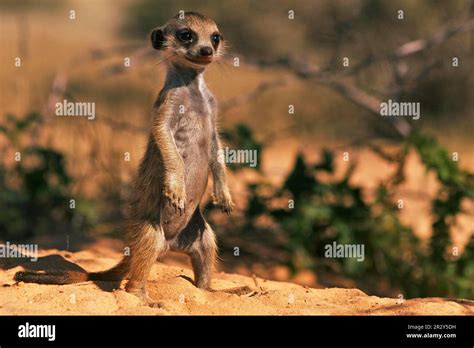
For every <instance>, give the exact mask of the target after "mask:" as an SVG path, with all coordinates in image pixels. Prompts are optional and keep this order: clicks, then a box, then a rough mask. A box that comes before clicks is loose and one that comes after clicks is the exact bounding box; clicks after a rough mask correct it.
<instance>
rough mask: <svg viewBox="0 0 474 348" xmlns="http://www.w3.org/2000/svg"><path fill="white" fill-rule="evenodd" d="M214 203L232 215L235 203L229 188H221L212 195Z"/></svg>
mask: <svg viewBox="0 0 474 348" xmlns="http://www.w3.org/2000/svg"><path fill="white" fill-rule="evenodd" d="M212 203H213V204H214V205H216V206H218V207H219V208H220V209H221V210H222V212H224V213H226V214H227V215H230V213H232V210H234V207H235V204H234V202H233V201H232V196H231V195H230V192H229V190H219V191H217V192H214V194H213V195H212Z"/></svg>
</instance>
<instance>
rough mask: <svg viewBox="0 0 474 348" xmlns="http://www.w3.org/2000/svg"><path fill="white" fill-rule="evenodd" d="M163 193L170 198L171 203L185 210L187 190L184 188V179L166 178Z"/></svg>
mask: <svg viewBox="0 0 474 348" xmlns="http://www.w3.org/2000/svg"><path fill="white" fill-rule="evenodd" d="M163 194H164V195H165V197H166V198H167V199H168V201H169V202H170V204H171V205H172V206H173V207H175V208H176V209H179V210H180V211H183V210H184V202H185V201H186V191H185V188H184V180H183V179H181V180H180V179H176V178H170V179H168V180H165V182H164V188H163Z"/></svg>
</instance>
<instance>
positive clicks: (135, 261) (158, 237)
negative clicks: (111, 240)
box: [125, 221, 167, 307]
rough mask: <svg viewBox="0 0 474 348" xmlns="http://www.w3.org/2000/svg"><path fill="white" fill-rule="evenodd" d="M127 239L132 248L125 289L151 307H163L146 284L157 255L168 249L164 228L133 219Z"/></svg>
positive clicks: (128, 229) (128, 227) (129, 225)
mask: <svg viewBox="0 0 474 348" xmlns="http://www.w3.org/2000/svg"><path fill="white" fill-rule="evenodd" d="M127 239H128V245H127V246H128V247H129V248H130V262H129V264H130V271H129V281H128V283H127V285H126V287H125V290H126V291H127V292H129V293H131V294H133V295H135V296H137V297H139V298H140V300H142V302H143V303H145V304H147V305H150V306H151V307H161V304H160V303H158V302H156V301H154V300H152V299H151V298H150V296H149V295H148V291H147V288H146V285H147V278H148V275H149V273H150V270H151V268H152V266H153V264H154V263H155V261H156V259H157V257H159V256H160V255H161V254H163V253H165V252H166V250H167V247H166V240H165V237H164V234H163V230H162V228H161V226H159V225H152V224H150V223H148V222H145V221H133V222H129V224H128V226H127Z"/></svg>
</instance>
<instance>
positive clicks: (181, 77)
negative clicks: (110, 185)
mask: <svg viewBox="0 0 474 348" xmlns="http://www.w3.org/2000/svg"><path fill="white" fill-rule="evenodd" d="M151 39H152V45H153V47H155V48H156V49H159V50H160V51H161V52H162V54H163V55H164V57H165V59H166V65H167V75H166V81H165V85H164V87H163V89H162V90H161V91H160V93H159V96H158V98H157V100H156V102H155V105H154V107H153V126H152V131H151V134H150V137H149V140H148V146H147V149H146V152H145V155H144V157H143V159H142V161H141V163H140V166H139V170H138V175H137V178H136V181H135V184H134V190H133V197H132V199H131V212H130V219H129V220H128V221H127V222H126V224H125V232H126V234H125V242H126V246H128V247H129V248H130V255H129V256H125V257H124V258H123V259H122V261H121V262H120V263H119V264H118V265H117V266H115V267H114V268H112V269H110V270H108V271H104V272H99V273H89V274H82V273H75V272H65V273H62V274H52V273H49V274H48V273H46V274H45V273H42V274H38V273H32V272H20V273H17V275H16V279H17V280H23V281H26V282H28V281H30V282H38V283H48V284H51V283H53V284H66V283H72V282H79V281H85V280H109V279H110V280H117V279H123V278H127V279H129V281H128V283H127V285H126V290H127V291H129V292H132V293H134V294H136V295H138V296H140V297H141V298H144V299H146V300H147V301H149V300H150V299H149V297H148V295H147V292H146V281H147V277H148V274H149V272H150V269H151V267H152V265H153V264H154V262H155V260H156V259H157V258H159V257H160V256H162V255H163V254H164V253H166V252H167V251H168V250H175V251H180V252H184V253H186V254H187V255H189V256H190V258H191V262H192V266H193V271H194V277H195V284H196V286H197V287H199V288H203V289H210V286H211V276H212V269H213V266H214V263H215V260H216V242H215V235H214V232H213V231H212V229H211V227H210V226H209V224H208V223H207V222H206V221H205V220H204V218H203V217H202V214H201V210H200V207H199V203H200V202H201V199H202V196H203V194H204V192H205V190H206V187H207V181H208V175H209V171H210V172H211V173H212V177H213V183H214V190H213V192H214V193H213V201H214V203H215V204H217V205H218V206H220V207H221V209H222V210H223V211H224V212H227V213H228V214H230V212H231V211H232V209H233V206H234V204H233V202H232V198H231V195H230V193H229V190H228V188H227V184H226V175H225V165H224V164H223V163H220V162H219V161H218V160H217V159H218V151H219V149H220V147H221V145H220V141H219V136H218V132H217V129H216V119H217V105H216V100H215V98H214V96H213V95H212V93H211V92H210V91H209V89H208V88H207V86H206V84H205V81H204V77H203V72H204V70H205V68H206V66H207V65H208V64H210V63H211V62H212V61H213V60H215V59H217V58H219V57H220V56H221V55H222V53H223V41H222V36H221V35H220V34H219V31H218V28H217V26H216V24H215V23H214V22H213V21H212V20H211V19H210V18H208V17H205V16H203V15H200V14H197V13H193V12H187V13H185V14H184V18H180V17H179V16H175V17H173V18H172V19H171V20H170V21H169V22H168V23H167V24H166V25H165V26H164V27H161V28H157V29H155V30H154V31H153V32H152V35H151Z"/></svg>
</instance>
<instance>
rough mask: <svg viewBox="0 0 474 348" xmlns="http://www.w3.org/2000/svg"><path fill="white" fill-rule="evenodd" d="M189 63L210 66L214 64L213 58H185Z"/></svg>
mask: <svg viewBox="0 0 474 348" xmlns="http://www.w3.org/2000/svg"><path fill="white" fill-rule="evenodd" d="M184 57H185V58H186V59H187V60H188V61H190V62H191V63H194V64H198V65H208V64H210V63H211V62H212V57H205V58H195V57H189V56H184Z"/></svg>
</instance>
